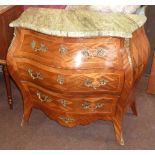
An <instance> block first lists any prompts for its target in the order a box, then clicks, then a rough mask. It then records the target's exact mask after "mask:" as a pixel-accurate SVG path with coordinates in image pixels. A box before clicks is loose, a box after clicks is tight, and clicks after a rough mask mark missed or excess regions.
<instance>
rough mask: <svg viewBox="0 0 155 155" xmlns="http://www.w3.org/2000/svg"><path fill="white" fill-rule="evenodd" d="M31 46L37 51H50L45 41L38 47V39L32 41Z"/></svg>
mask: <svg viewBox="0 0 155 155" xmlns="http://www.w3.org/2000/svg"><path fill="white" fill-rule="evenodd" d="M31 48H32V49H33V50H34V51H35V52H37V51H38V52H47V51H48V47H47V46H46V45H45V44H43V43H41V44H40V47H37V43H36V41H34V40H33V41H32V42H31Z"/></svg>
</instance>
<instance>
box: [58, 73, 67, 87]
mask: <svg viewBox="0 0 155 155" xmlns="http://www.w3.org/2000/svg"><path fill="white" fill-rule="evenodd" d="M57 82H58V83H59V84H60V85H63V84H64V82H65V79H64V77H63V76H62V75H58V77H57Z"/></svg>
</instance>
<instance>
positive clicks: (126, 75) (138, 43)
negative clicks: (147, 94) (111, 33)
mask: <svg viewBox="0 0 155 155" xmlns="http://www.w3.org/2000/svg"><path fill="white" fill-rule="evenodd" d="M148 54H149V44H148V40H147V38H146V35H145V32H144V29H143V27H141V28H139V29H138V30H136V31H135V32H134V33H133V37H132V38H131V39H124V38H121V37H86V38H83V37H58V36H54V35H46V34H43V33H39V32H36V31H33V30H30V29H25V28H21V27H20V28H16V31H15V37H14V40H13V42H12V45H11V46H10V48H9V53H8V55H7V65H8V68H9V71H10V74H11V75H12V77H13V79H14V80H15V81H16V83H17V85H18V86H19V88H20V90H21V92H22V95H23V99H24V112H23V122H27V121H28V119H29V116H30V113H31V110H32V108H39V109H41V110H42V111H43V112H44V113H45V114H46V115H47V116H48V117H50V118H51V119H53V120H56V121H57V122H59V123H60V124H61V125H63V126H65V127H74V126H77V125H86V124H88V123H91V122H93V121H95V120H110V121H112V122H113V125H114V128H115V133H116V139H117V141H118V143H119V144H121V145H123V144H124V141H123V136H122V120H123V116H124V114H125V112H126V110H127V108H128V107H131V108H132V110H133V113H134V114H137V113H136V108H135V102H134V87H135V84H136V81H137V80H138V78H139V77H140V75H141V74H142V72H143V70H144V68H145V66H146V63H147V59H148ZM23 122H22V123H23Z"/></svg>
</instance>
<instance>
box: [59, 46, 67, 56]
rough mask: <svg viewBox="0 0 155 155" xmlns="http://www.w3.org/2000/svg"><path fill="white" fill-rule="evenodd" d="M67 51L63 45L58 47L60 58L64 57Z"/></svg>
mask: <svg viewBox="0 0 155 155" xmlns="http://www.w3.org/2000/svg"><path fill="white" fill-rule="evenodd" d="M67 51H68V49H67V47H65V46H64V45H63V44H61V45H60V47H59V52H60V54H61V56H64V55H65V54H66V53H67Z"/></svg>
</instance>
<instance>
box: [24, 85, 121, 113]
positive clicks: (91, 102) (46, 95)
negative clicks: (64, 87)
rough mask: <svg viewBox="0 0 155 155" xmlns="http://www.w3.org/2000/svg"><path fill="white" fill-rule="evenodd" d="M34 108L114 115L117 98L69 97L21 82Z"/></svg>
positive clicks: (107, 96) (104, 96)
mask: <svg viewBox="0 0 155 155" xmlns="http://www.w3.org/2000/svg"><path fill="white" fill-rule="evenodd" d="M22 85H23V86H24V87H25V90H27V91H28V93H29V95H30V99H31V101H33V104H34V106H36V107H40V108H41V107H42V108H47V109H52V110H56V111H66V112H72V113H81V114H82V113H83V114H84V113H105V114H114V112H115V106H116V103H117V100H118V96H111V95H102V96H97V97H96V96H71V95H63V94H59V93H55V92H52V91H49V90H47V89H44V88H42V87H39V86H37V85H34V84H32V83H28V82H23V83H22Z"/></svg>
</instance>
